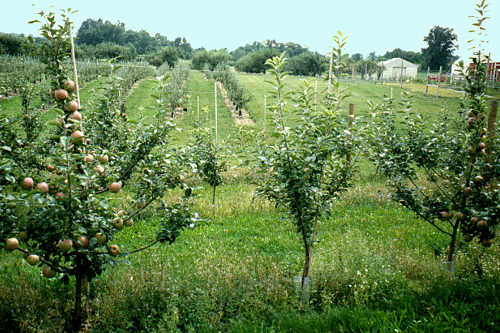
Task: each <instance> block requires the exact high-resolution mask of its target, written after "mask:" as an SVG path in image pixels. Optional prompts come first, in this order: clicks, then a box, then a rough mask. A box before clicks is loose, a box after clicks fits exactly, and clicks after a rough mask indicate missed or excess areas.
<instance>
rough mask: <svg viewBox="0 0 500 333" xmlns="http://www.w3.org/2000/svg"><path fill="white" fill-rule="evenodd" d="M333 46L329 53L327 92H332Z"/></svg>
mask: <svg viewBox="0 0 500 333" xmlns="http://www.w3.org/2000/svg"><path fill="white" fill-rule="evenodd" d="M332 71H333V47H332V53H331V55H330V70H329V71H328V93H329V94H331V93H332Z"/></svg>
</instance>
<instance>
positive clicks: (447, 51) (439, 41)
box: [422, 26, 458, 70]
mask: <svg viewBox="0 0 500 333" xmlns="http://www.w3.org/2000/svg"><path fill="white" fill-rule="evenodd" d="M457 39H458V37H457V35H456V34H454V33H453V29H450V28H442V27H439V26H434V28H432V29H431V31H430V32H429V35H427V36H426V37H424V41H425V42H427V45H428V46H427V48H426V49H422V55H423V58H424V65H425V67H430V68H431V69H432V70H438V69H439V67H440V66H443V68H447V67H448V65H449V64H450V63H451V62H453V60H454V57H453V50H454V49H455V44H454V43H453V42H454V41H456V40H457Z"/></svg>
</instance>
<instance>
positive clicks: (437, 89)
mask: <svg viewBox="0 0 500 333" xmlns="http://www.w3.org/2000/svg"><path fill="white" fill-rule="evenodd" d="M442 70H443V66H439V75H438V77H437V80H436V82H437V88H436V98H439V83H440V82H441V71H442Z"/></svg>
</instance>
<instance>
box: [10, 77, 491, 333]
mask: <svg viewBox="0 0 500 333" xmlns="http://www.w3.org/2000/svg"><path fill="white" fill-rule="evenodd" d="M238 78H239V79H240V80H241V81H242V82H243V83H244V84H245V87H246V89H247V90H249V91H250V92H251V93H252V94H253V96H254V97H253V99H252V101H251V102H250V103H249V105H248V110H249V113H250V114H251V116H252V118H253V119H254V120H255V121H256V124H257V125H256V126H257V129H261V128H262V124H263V122H264V108H263V105H264V96H265V94H266V92H267V91H268V90H269V86H268V85H267V84H266V83H264V79H267V77H266V76H264V75H246V74H238ZM300 79H301V78H296V77H290V83H291V85H292V86H297V85H298V83H299V80H300ZM343 85H344V86H346V87H347V88H348V89H349V91H350V93H351V97H350V98H349V99H348V100H346V105H347V104H348V103H354V104H355V105H356V110H358V111H359V114H361V115H363V114H367V111H368V110H367V107H366V106H365V105H366V104H365V103H366V100H368V99H371V100H377V99H379V98H380V97H381V96H382V95H384V94H390V92H391V88H392V89H393V94H394V96H396V98H399V97H398V96H399V93H400V92H401V91H402V90H401V89H400V88H399V87H395V86H390V85H387V84H384V85H380V84H373V83H358V82H356V83H345V84H343ZM153 87H154V85H153V83H152V82H151V81H148V80H144V81H142V82H141V83H140V84H139V85H138V87H137V88H136V89H135V90H134V91H133V92H132V94H131V95H130V98H129V99H128V100H127V113H128V114H129V117H130V118H131V119H133V120H140V119H143V118H144V117H149V116H150V115H151V113H150V111H149V110H153V109H152V108H151V107H154V106H155V102H154V100H151V99H150V97H149V96H150V95H151V89H153ZM324 88H326V84H325V82H322V81H321V82H320V81H318V91H322V90H323V89H324ZM406 89H408V90H410V89H413V91H410V93H411V94H412V95H413V96H414V97H413V98H414V109H415V110H419V111H421V112H422V113H423V114H425V115H426V116H427V117H429V118H432V117H435V116H436V115H437V114H438V113H439V112H441V110H442V109H444V110H448V111H454V110H456V109H457V107H458V104H459V99H458V98H457V97H456V96H452V95H450V96H449V97H442V98H439V99H436V98H434V97H433V96H430V95H429V96H425V95H424V94H423V93H422V92H421V91H419V90H418V89H417V88H413V85H405V86H404V88H403V91H408V90H406ZM187 90H188V95H189V98H187V99H186V101H185V106H187V107H188V112H186V113H185V115H184V117H183V118H182V119H180V118H179V119H176V120H175V121H176V123H177V126H178V127H179V129H181V131H180V132H176V133H175V134H174V137H173V140H172V141H173V143H172V144H173V145H174V146H182V145H184V144H186V142H188V141H189V139H190V138H189V130H190V128H191V126H192V124H193V122H194V121H195V120H197V119H198V107H197V106H198V103H197V102H198V100H199V101H200V117H201V118H202V119H203V118H205V117H206V118H208V119H209V120H208V121H207V122H206V124H208V125H214V123H213V119H214V110H215V101H214V95H213V91H214V83H213V81H211V80H206V79H205V78H204V77H203V75H202V74H201V73H199V72H195V71H191V72H190V74H189V79H188V85H187ZM88 91H89V93H90V90H88ZM2 103H4V102H2ZM2 105H3V104H2ZM3 106H4V111H9V110H11V109H10V107H7V106H5V105H3ZM217 107H218V112H219V119H218V130H219V135H220V137H219V138H220V140H221V141H222V140H227V139H228V138H229V137H230V136H231V135H233V134H234V132H235V131H236V129H237V127H236V126H235V125H234V123H233V121H232V119H231V117H230V114H229V111H228V110H227V109H226V107H225V106H224V103H223V101H222V99H221V97H220V94H218V99H217ZM204 108H207V110H208V111H207V112H204V111H203V109H204ZM358 111H357V112H358ZM12 112H14V111H12ZM266 116H268V115H266ZM293 117H294V115H293V113H292V114H291V115H290V119H291V120H293ZM224 178H225V180H226V182H225V184H223V185H222V186H221V187H220V188H219V189H218V197H217V205H216V206H213V205H211V189H210V188H209V187H208V186H207V185H206V184H204V183H203V182H200V181H199V180H198V179H196V178H192V179H189V180H188V181H190V182H191V183H192V184H193V185H196V186H199V187H200V189H199V190H197V197H196V198H195V200H194V206H193V210H195V211H197V212H199V213H200V214H201V216H202V217H204V218H206V219H207V220H206V221H205V222H203V223H201V224H200V225H198V226H197V228H195V229H194V230H190V231H186V232H184V233H183V234H182V235H181V236H180V238H179V239H178V241H176V242H175V243H174V244H173V245H171V246H168V245H162V246H156V247H152V248H149V249H148V250H146V251H143V252H140V253H137V254H135V255H133V256H130V257H128V258H127V259H128V260H129V263H128V264H126V263H123V264H120V265H116V266H113V267H109V268H108V269H107V270H106V271H105V273H104V274H103V275H102V276H100V277H99V278H97V279H95V280H93V281H92V282H91V284H90V298H89V301H90V304H91V311H90V312H89V318H88V322H87V325H88V331H91V332H130V331H135V332H370V331H371V332H389V331H390V332H395V331H401V332H439V331H441V332H492V331H498V330H499V329H500V328H499V325H500V316H499V315H498V313H499V311H498V310H499V309H500V303H499V302H500V301H499V299H500V295H499V291H500V283H499V282H498V281H499V278H500V265H499V261H500V249H499V247H498V245H494V246H492V247H491V248H488V249H484V248H482V247H481V246H478V245H477V244H466V243H461V244H460V251H459V253H458V257H457V258H458V259H457V261H456V263H455V277H454V278H453V277H452V275H451V273H450V272H449V271H448V270H446V269H443V268H442V266H441V260H443V257H444V256H443V253H444V252H445V250H446V246H447V238H446V237H444V236H443V235H441V234H439V233H437V231H436V230H435V229H433V228H432V227H431V226H429V225H427V224H424V223H422V222H421V221H420V220H418V219H416V218H415V216H414V215H413V214H412V213H411V212H409V211H408V210H406V209H404V208H403V207H402V206H400V205H399V204H397V203H394V202H392V201H390V200H388V199H387V197H388V191H387V189H386V187H385V179H384V178H383V177H381V176H380V175H378V174H377V173H376V170H375V169H374V167H373V166H372V164H371V163H370V162H369V161H367V160H364V159H363V158H361V160H360V164H359V174H358V176H357V179H356V181H355V186H354V187H353V188H351V189H350V190H349V191H348V192H347V193H346V195H345V196H343V197H342V199H341V200H340V201H339V202H338V204H337V206H336V207H335V209H334V211H333V214H332V217H331V218H329V219H325V220H323V221H321V223H320V225H319V229H318V243H317V244H316V246H315V250H314V251H315V253H314V257H313V263H312V273H311V282H310V291H309V295H308V301H307V302H304V299H303V298H302V296H301V295H300V293H299V292H298V290H299V288H298V286H297V284H296V283H295V282H294V278H295V277H296V276H297V275H298V274H300V272H301V263H302V256H303V254H302V247H301V243H300V239H299V235H298V234H297V233H296V231H295V229H294V227H293V226H292V225H291V223H290V222H289V221H287V220H286V219H284V216H285V215H284V214H283V212H282V211H281V210H280V209H278V208H276V207H274V206H273V205H272V204H271V203H270V202H268V201H266V200H263V199H261V198H254V191H255V188H256V185H255V183H254V181H252V180H253V179H252V177H251V176H249V175H247V174H246V173H245V172H244V170H242V169H239V168H234V169H231V170H229V171H228V172H227V173H226V174H225V177H224ZM123 195H127V193H126V192H125V193H124V194H123ZM176 195H178V193H176V192H172V193H171V194H170V196H171V197H175V196H176ZM116 202H117V204H119V197H117V200H116ZM157 226H158V218H157V217H156V216H155V214H154V212H153V211H146V212H145V213H144V214H143V218H142V219H138V220H137V221H136V223H135V225H134V227H132V228H126V229H124V231H123V232H121V233H119V234H118V235H117V237H116V238H115V240H114V241H115V242H116V243H117V244H120V248H121V249H122V251H131V250H133V249H136V248H139V247H141V246H143V245H145V244H147V242H148V240H149V239H151V238H152V237H154V234H155V230H156V228H157ZM0 265H1V267H2V269H1V270H0V290H1V291H2V292H1V293H0V314H1V315H0V318H1V319H0V331H2V330H4V331H9V330H12V331H16V330H17V331H24V332H41V331H43V332H58V331H61V329H62V328H63V327H64V322H65V320H66V319H67V317H68V315H69V309H70V308H71V306H72V304H71V302H69V301H68V300H71V299H72V296H73V290H72V288H71V284H70V285H69V286H65V285H63V284H61V283H60V282H58V281H57V280H54V281H50V280H47V279H44V278H42V277H41V274H40V272H39V270H38V269H37V268H34V267H31V266H29V265H28V264H27V263H26V262H25V261H24V260H23V259H22V258H21V257H20V255H19V254H18V253H6V252H5V251H2V252H0ZM479 267H480V268H481V270H482V275H481V276H480V275H479V274H478V268H479Z"/></svg>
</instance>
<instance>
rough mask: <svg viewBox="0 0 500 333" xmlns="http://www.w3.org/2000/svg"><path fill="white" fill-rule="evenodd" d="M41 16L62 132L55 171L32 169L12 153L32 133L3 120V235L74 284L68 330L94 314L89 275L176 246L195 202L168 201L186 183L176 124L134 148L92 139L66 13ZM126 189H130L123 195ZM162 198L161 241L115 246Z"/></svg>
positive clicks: (152, 129)
mask: <svg viewBox="0 0 500 333" xmlns="http://www.w3.org/2000/svg"><path fill="white" fill-rule="evenodd" d="M68 12H70V10H68ZM40 15H41V16H42V17H43V20H44V21H45V24H43V25H42V27H41V29H40V31H41V34H42V36H43V37H45V40H44V42H43V43H42V45H41V47H40V57H41V59H42V60H43V62H44V63H45V65H46V67H47V74H48V76H49V77H50V78H51V79H50V80H51V81H50V84H51V91H50V96H51V98H52V99H53V100H54V102H55V103H56V107H55V108H54V109H53V111H55V112H57V113H58V115H59V116H58V119H57V120H56V121H53V122H51V124H52V125H55V127H56V129H57V130H56V132H55V133H54V134H52V135H51V140H52V141H50V143H51V148H50V150H48V153H47V156H45V161H46V163H47V166H46V170H45V171H44V172H43V173H39V174H31V173H30V172H29V169H26V168H24V167H23V164H22V161H20V160H18V159H17V158H16V155H15V154H12V152H13V151H14V148H15V147H17V145H18V144H19V143H20V142H21V143H22V141H23V138H21V137H20V136H19V135H18V134H16V131H15V130H14V129H13V123H12V122H9V121H7V120H5V121H3V120H2V123H1V124H0V142H1V149H2V155H0V159H1V160H0V171H1V172H0V175H8V177H5V178H4V179H2V182H1V183H0V184H1V185H0V186H1V188H0V189H1V191H0V236H1V237H2V239H3V241H4V242H5V249H6V250H7V251H20V252H22V253H24V254H25V256H26V260H27V261H28V262H29V264H30V265H36V266H39V267H40V268H41V273H42V275H43V276H44V277H46V278H59V279H60V280H61V281H62V282H64V283H70V282H71V283H73V281H74V284H75V305H74V310H73V313H72V319H71V322H69V323H67V326H68V327H67V329H68V330H71V331H79V329H80V327H81V324H82V323H83V321H84V320H85V314H86V312H85V306H84V305H83V303H82V299H83V297H82V296H83V292H82V290H83V289H84V288H83V287H84V286H85V285H86V283H88V281H90V280H91V279H92V278H94V277H96V276H98V275H99V274H101V273H102V272H103V270H104V269H106V267H107V265H108V264H112V263H115V262H119V261H123V260H122V259H121V258H123V257H124V256H126V255H127V254H129V253H134V252H137V251H140V250H142V249H144V248H147V247H149V246H152V245H154V244H156V243H162V242H168V243H172V242H174V241H175V239H176V237H177V236H178V235H179V233H180V231H182V230H183V229H185V228H192V227H193V226H194V224H195V222H196V221H197V218H196V215H195V214H192V213H191V212H190V211H189V209H188V206H187V200H182V199H181V200H180V201H179V202H177V203H173V204H171V205H169V204H167V202H165V201H164V198H165V193H166V192H167V191H168V190H169V189H172V188H175V187H183V186H186V185H184V184H183V183H182V182H181V179H180V177H179V173H180V169H181V167H182V165H181V163H178V161H179V159H176V158H175V156H170V155H169V154H168V153H167V152H166V151H165V148H166V144H167V141H166V140H167V138H168V133H169V131H170V130H171V129H172V128H173V125H172V124H170V123H166V122H164V121H158V123H157V124H155V125H151V126H149V127H148V126H146V127H141V128H137V129H134V130H132V131H131V132H123V133H128V134H127V135H124V136H123V137H122V138H121V140H123V141H124V142H125V143H126V145H125V146H126V147H128V149H127V151H115V152H111V151H110V152H107V151H105V150H104V149H103V148H101V147H100V146H99V145H97V144H94V143H92V141H91V140H90V139H89V138H91V137H93V135H92V134H95V133H91V132H84V126H83V124H84V120H85V117H86V112H85V110H82V109H80V106H79V103H78V99H77V98H76V92H77V91H78V87H77V86H76V84H75V83H74V82H75V81H77V80H75V81H73V80H71V79H70V78H69V76H68V73H69V72H70V70H69V69H68V68H67V66H68V65H67V64H68V60H69V59H70V54H69V50H71V47H72V43H71V42H70V39H71V38H70V34H69V31H70V29H69V28H70V22H69V21H68V20H67V19H66V18H67V17H66V12H65V11H63V14H62V16H63V17H64V18H65V20H64V23H62V24H60V25H58V24H57V23H56V16H55V14H54V13H49V14H47V15H46V14H45V13H43V12H41V13H40ZM158 117H160V115H159V116H158ZM163 119H164V118H163ZM116 121H119V120H116ZM128 185H133V186H128ZM127 188H128V189H129V192H127V194H128V195H126V196H125V195H122V194H121V192H122V191H124V189H127ZM185 193H186V194H187V196H189V194H190V193H191V191H190V189H189V188H187V187H186V192H185ZM116 196H120V200H116V199H114V198H116ZM113 201H114V203H113ZM117 201H118V202H117ZM153 202H155V203H156V207H158V209H159V210H160V219H161V222H160V224H159V230H158V233H157V235H156V238H155V239H153V240H151V241H150V243H149V244H148V245H146V246H144V247H143V248H140V249H135V250H129V251H127V250H124V248H123V246H121V245H118V244H116V243H115V242H114V240H113V239H114V236H115V234H116V233H117V232H119V231H121V230H123V228H124V227H128V226H132V224H133V219H134V218H137V215H138V214H139V213H140V212H141V211H142V210H144V209H145V208H147V207H148V206H149V205H151V204H152V203H153ZM113 205H114V207H113ZM73 278H74V279H73Z"/></svg>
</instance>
